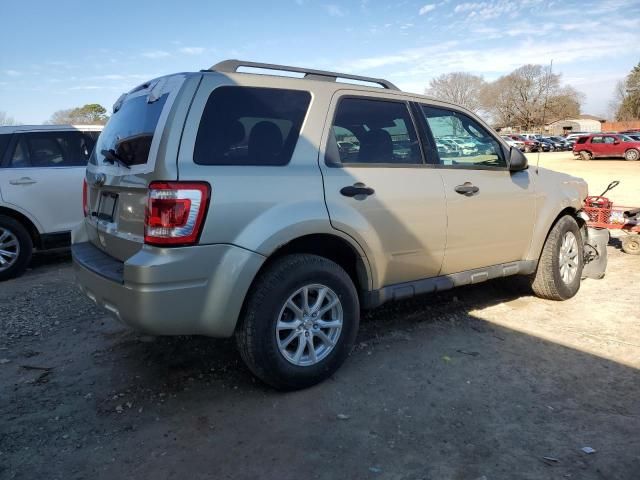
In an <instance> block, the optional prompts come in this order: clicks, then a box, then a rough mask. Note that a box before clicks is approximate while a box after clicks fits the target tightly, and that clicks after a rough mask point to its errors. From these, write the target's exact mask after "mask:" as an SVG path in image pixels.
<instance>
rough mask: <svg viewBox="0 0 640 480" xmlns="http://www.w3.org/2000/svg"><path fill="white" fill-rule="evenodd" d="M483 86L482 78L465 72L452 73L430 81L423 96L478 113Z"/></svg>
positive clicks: (484, 83)
mask: <svg viewBox="0 0 640 480" xmlns="http://www.w3.org/2000/svg"><path fill="white" fill-rule="evenodd" d="M485 85H486V82H485V81H484V79H483V78H482V77H478V76H477V75H472V74H471V73H466V72H453V73H447V74H443V75H440V76H439V77H436V78H434V79H432V80H431V81H430V82H429V88H427V89H425V94H426V95H429V96H431V97H433V98H437V99H439V100H445V101H447V102H452V103H455V104H457V105H462V106H463V107H466V108H468V109H469V110H471V111H472V112H478V111H479V110H480V108H481V107H482V103H481V102H480V95H481V92H482V90H483V88H484V87H485Z"/></svg>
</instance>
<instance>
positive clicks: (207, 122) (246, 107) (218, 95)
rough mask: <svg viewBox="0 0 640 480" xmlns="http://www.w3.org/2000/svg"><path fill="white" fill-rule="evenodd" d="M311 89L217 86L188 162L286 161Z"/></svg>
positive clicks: (250, 163) (269, 163)
mask: <svg viewBox="0 0 640 480" xmlns="http://www.w3.org/2000/svg"><path fill="white" fill-rule="evenodd" d="M310 101H311V94H310V93H309V92H306V91H301V90H284V89H276V88H258V87H232V86H228V87H218V88H217V89H215V90H214V91H213V92H212V93H211V95H210V96H209V99H208V100H207V103H206V105H205V108H204V112H203V113H202V118H201V120H200V126H199V127H198V134H197V137H196V144H195V148H194V153H193V161H194V162H195V163H197V164H199V165H269V166H278V165H286V164H288V163H289V162H290V161H291V156H292V155H293V151H294V149H295V146H296V144H297V142H298V138H299V136H300V129H301V127H302V122H303V121H304V117H305V115H306V113H307V109H308V108H309V103H310Z"/></svg>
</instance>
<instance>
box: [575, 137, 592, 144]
mask: <svg viewBox="0 0 640 480" xmlns="http://www.w3.org/2000/svg"><path fill="white" fill-rule="evenodd" d="M588 139H589V137H580V138H578V140H577V141H576V143H587V140H588Z"/></svg>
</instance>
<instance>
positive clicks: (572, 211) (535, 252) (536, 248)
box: [529, 206, 586, 262]
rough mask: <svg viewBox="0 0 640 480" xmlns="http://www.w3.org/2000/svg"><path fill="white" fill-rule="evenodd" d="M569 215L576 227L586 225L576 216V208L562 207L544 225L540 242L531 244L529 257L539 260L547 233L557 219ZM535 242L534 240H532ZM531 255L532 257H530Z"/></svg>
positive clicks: (547, 236)
mask: <svg viewBox="0 0 640 480" xmlns="http://www.w3.org/2000/svg"><path fill="white" fill-rule="evenodd" d="M566 215H569V216H570V217H572V218H573V219H574V220H575V221H576V222H577V223H578V227H580V228H582V227H583V226H585V225H586V223H585V221H584V220H583V219H581V218H580V217H579V216H578V209H577V208H575V207H573V206H568V207H565V208H563V209H562V210H561V211H560V212H559V213H557V214H556V216H555V217H553V218H552V220H551V222H550V223H548V224H547V225H546V231H544V230H543V232H544V236H543V237H542V241H541V242H537V243H536V244H535V245H532V249H531V252H530V253H531V254H530V255H529V257H530V259H533V260H535V261H536V262H538V261H539V260H540V256H541V255H542V249H543V248H544V245H545V243H547V239H548V238H549V234H550V233H551V230H553V227H554V226H555V224H556V223H558V220H560V219H561V218H562V217H564V216H566ZM534 242H535V240H534ZM531 257H533V258H531Z"/></svg>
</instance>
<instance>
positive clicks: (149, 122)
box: [91, 93, 169, 165]
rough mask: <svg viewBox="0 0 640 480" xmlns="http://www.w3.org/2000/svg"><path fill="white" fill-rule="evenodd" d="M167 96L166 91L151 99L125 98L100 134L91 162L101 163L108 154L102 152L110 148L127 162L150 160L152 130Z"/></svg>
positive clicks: (132, 163) (145, 97)
mask: <svg viewBox="0 0 640 480" xmlns="http://www.w3.org/2000/svg"><path fill="white" fill-rule="evenodd" d="M168 97H169V94H168V93H165V94H164V95H162V96H161V97H160V98H158V99H157V100H155V101H153V102H151V103H149V102H148V100H147V99H148V96H147V95H138V96H135V97H132V98H130V99H128V100H125V101H124V103H123V104H122V105H121V106H120V109H119V110H118V111H117V112H115V113H114V114H113V115H111V118H109V122H108V123H107V125H106V126H105V127H104V130H103V131H102V133H101V134H100V136H99V137H98V143H97V144H96V151H95V155H94V156H92V157H91V163H93V164H102V163H103V160H104V158H105V157H104V154H103V153H102V152H105V151H108V150H113V152H114V153H115V155H117V156H118V157H119V158H121V159H122V160H123V161H124V162H125V163H126V164H128V165H142V164H145V163H147V161H148V160H149V150H150V149H151V142H152V140H153V134H154V132H155V131H156V127H157V125H158V120H159V119H160V114H161V113H162V109H163V108H164V105H165V103H166V101H167V98H168Z"/></svg>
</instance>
